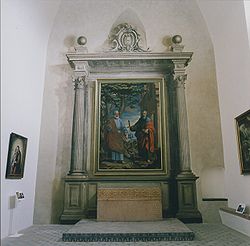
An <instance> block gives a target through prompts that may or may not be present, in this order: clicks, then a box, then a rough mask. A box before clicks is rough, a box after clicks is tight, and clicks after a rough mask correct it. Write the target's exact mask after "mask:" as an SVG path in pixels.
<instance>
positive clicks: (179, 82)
mask: <svg viewBox="0 0 250 246" xmlns="http://www.w3.org/2000/svg"><path fill="white" fill-rule="evenodd" d="M186 80H187V74H175V75H174V81H175V87H176V88H180V87H183V88H184V89H185V83H186Z"/></svg>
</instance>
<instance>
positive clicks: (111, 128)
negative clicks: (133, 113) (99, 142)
mask: <svg viewBox="0 0 250 246" xmlns="http://www.w3.org/2000/svg"><path fill="white" fill-rule="evenodd" d="M127 134H128V132H127V128H126V127H125V125H124V123H123V121H122V119H121V118H120V113H119V111H118V110H115V111H114V116H113V118H112V119H110V120H108V122H107V126H106V137H105V138H106V144H107V147H108V149H109V150H110V151H111V158H112V161H114V162H118V163H124V153H125V146H124V142H125V141H126V139H127Z"/></svg>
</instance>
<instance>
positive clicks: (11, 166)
mask: <svg viewBox="0 0 250 246" xmlns="http://www.w3.org/2000/svg"><path fill="white" fill-rule="evenodd" d="M27 141H28V139H27V138H26V137H23V136H21V135H18V134H16V133H13V132H12V133H11V134H10V140H9V150H8V158H7V165H6V174H5V178H6V179H21V178H23V175H24V165H25V157H26V148H27Z"/></svg>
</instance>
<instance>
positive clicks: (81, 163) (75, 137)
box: [69, 75, 88, 175]
mask: <svg viewBox="0 0 250 246" xmlns="http://www.w3.org/2000/svg"><path fill="white" fill-rule="evenodd" d="M73 83H74V89H75V101H74V113H73V128H72V145H71V146H72V150H71V165H70V171H69V174H70V175H86V174H87V170H86V155H87V149H86V139H87V136H86V135H87V131H86V129H87V122H86V121H87V117H86V116H87V92H88V86H87V82H86V75H81V76H77V77H75V78H73Z"/></svg>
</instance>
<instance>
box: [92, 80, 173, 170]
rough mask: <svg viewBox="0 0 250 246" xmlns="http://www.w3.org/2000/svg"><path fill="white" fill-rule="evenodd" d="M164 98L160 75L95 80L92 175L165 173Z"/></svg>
mask: <svg viewBox="0 0 250 246" xmlns="http://www.w3.org/2000/svg"><path fill="white" fill-rule="evenodd" d="M165 99H166V95H165V87H164V80H163V79H161V78H150V79H141V78H139V79H97V80H96V84H95V102H94V103H95V113H94V127H93V136H94V138H93V139H94V141H93V149H94V151H93V154H94V156H93V161H94V163H95V170H94V174H95V175H164V174H166V173H167V166H168V153H167V152H168V151H167V146H168V145H167V139H168V138H167V130H166V129H167V125H166V101H165Z"/></svg>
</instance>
